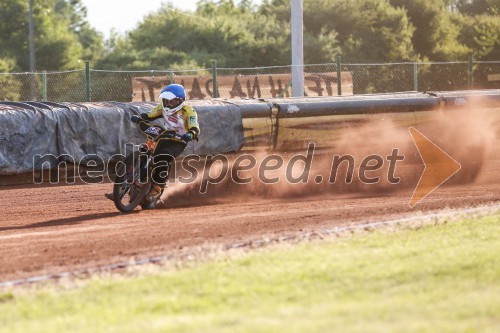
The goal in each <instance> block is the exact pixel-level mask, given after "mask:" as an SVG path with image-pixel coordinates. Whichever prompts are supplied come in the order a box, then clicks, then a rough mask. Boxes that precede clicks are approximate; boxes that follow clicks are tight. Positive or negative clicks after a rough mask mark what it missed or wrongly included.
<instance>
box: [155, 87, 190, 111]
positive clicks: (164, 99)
mask: <svg viewBox="0 0 500 333" xmlns="http://www.w3.org/2000/svg"><path fill="white" fill-rule="evenodd" d="M185 99H186V91H185V90H184V87H183V86H181V85H180V84H175V83H174V84H169V85H168V86H166V87H165V88H163V89H162V91H161V93H160V101H161V103H162V106H163V110H164V111H165V114H166V115H171V114H174V113H176V112H177V111H179V110H180V109H182V107H183V106H184V100H185Z"/></svg>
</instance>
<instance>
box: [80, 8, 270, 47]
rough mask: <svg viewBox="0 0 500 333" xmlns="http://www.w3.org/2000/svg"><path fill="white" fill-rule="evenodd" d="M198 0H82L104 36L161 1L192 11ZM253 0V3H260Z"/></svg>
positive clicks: (131, 23) (129, 25)
mask: <svg viewBox="0 0 500 333" xmlns="http://www.w3.org/2000/svg"><path fill="white" fill-rule="evenodd" d="M197 1H198V0H168V1H166V0H82V3H83V4H84V5H85V7H87V18H88V21H89V23H90V25H91V26H92V27H94V28H95V29H97V30H98V31H100V32H102V33H103V34H104V36H105V38H108V37H109V35H110V31H111V29H115V30H116V31H117V32H119V33H124V32H126V31H130V30H133V29H134V28H135V27H136V26H137V24H138V23H139V22H140V21H142V19H143V18H144V16H146V15H147V14H149V13H151V12H154V11H156V10H158V9H160V7H161V4H162V2H163V3H166V2H170V3H172V4H173V5H174V7H175V8H179V9H183V10H191V11H194V10H195V9H196V2H197ZM261 2H262V1H261V0H254V3H256V4H258V3H261Z"/></svg>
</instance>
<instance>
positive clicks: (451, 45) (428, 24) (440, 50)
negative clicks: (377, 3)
mask: <svg viewBox="0 0 500 333" xmlns="http://www.w3.org/2000/svg"><path fill="white" fill-rule="evenodd" d="M389 1H390V3H391V4H392V5H393V6H394V7H400V8H404V9H405V10H406V11H407V13H408V17H409V18H410V22H411V23H412V24H413V26H414V27H415V32H414V34H413V37H412V44H413V48H414V50H415V51H416V52H417V53H418V54H419V57H420V59H422V60H426V59H428V60H432V61H449V60H464V59H466V57H467V54H468V52H469V50H468V48H467V47H466V46H464V45H463V44H461V43H460V42H459V41H458V36H459V27H458V26H456V25H455V24H453V21H452V19H451V13H450V12H449V11H448V10H447V8H446V6H445V2H443V1H435V0H389Z"/></svg>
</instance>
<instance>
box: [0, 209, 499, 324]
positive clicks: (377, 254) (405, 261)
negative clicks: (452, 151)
mask: <svg viewBox="0 0 500 333" xmlns="http://www.w3.org/2000/svg"><path fill="white" fill-rule="evenodd" d="M499 236H500V215H494V216H491V217H488V218H482V219H477V220H464V221H461V222H456V223H451V224H446V225H439V226H432V227H425V228H422V229H419V230H399V231H396V232H383V231H377V232H374V233H369V234H368V233H367V234H361V235H357V236H356V237H354V238H349V239H348V238H340V239H336V240H333V241H322V242H309V243H303V244H300V245H296V246H293V247H292V246H284V247H278V248H276V247H274V248H267V249H264V250H260V251H255V252H251V253H247V254H241V255H239V256H238V257H237V258H233V259H230V258H221V259H219V260H216V261H211V262H207V263H198V264H195V265H193V267H185V268H182V269H178V270H177V269H169V270H166V271H165V272H161V273H153V274H143V275H140V276H139V277H121V278H103V277H100V278H93V279H90V280H89V281H86V282H85V283H84V285H83V286H82V287H72V288H69V289H67V288H62V287H61V286H52V287H43V288H41V289H35V290H29V289H28V290H27V289H21V290H14V291H12V292H3V293H2V292H0V332H51V333H53V332H157V331H158V332H259V331H260V332H384V333H386V332H454V333H456V332H482V333H483V332H499V331H500V237H499Z"/></svg>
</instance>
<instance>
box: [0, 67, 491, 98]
mask: <svg viewBox="0 0 500 333" xmlns="http://www.w3.org/2000/svg"><path fill="white" fill-rule="evenodd" d="M291 68H292V67H291V66H273V67H255V68H217V67H216V66H215V62H214V64H213V66H212V68H204V69H195V70H149V71H106V70H95V69H91V68H90V66H89V65H88V64H87V66H86V68H85V69H81V70H73V71H58V72H43V73H39V72H37V73H0V101H12V102H18V101H52V102H88V101H92V102H102V101H118V102H131V101H147V102H154V101H156V99H157V96H158V95H159V92H160V90H161V88H162V87H164V86H165V85H167V84H169V83H180V84H182V85H184V86H185V87H186V92H187V95H188V96H187V97H188V99H211V98H214V97H219V98H275V97H290V96H291V95H292V89H291V82H292V79H291V78H292V74H291ZM339 78H340V79H339ZM467 89H500V61H490V62H477V61H471V60H469V61H464V62H429V63H387V64H343V63H341V62H340V60H339V59H338V60H337V62H336V63H330V64H318V65H305V66H304V94H305V96H337V95H352V94H372V93H395V92H405V91H452V90H467Z"/></svg>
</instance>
